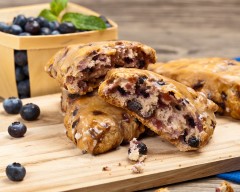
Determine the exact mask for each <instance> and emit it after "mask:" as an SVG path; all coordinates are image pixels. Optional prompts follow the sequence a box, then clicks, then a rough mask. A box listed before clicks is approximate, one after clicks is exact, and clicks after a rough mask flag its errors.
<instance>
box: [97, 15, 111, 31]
mask: <svg viewBox="0 0 240 192" xmlns="http://www.w3.org/2000/svg"><path fill="white" fill-rule="evenodd" d="M99 18H101V19H102V20H103V21H104V22H105V24H106V27H107V28H110V27H112V25H111V24H110V23H109V21H108V20H107V18H106V17H105V16H103V15H100V16H99Z"/></svg>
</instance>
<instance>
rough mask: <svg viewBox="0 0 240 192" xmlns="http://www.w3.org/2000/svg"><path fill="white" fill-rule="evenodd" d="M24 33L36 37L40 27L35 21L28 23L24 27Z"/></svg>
mask: <svg viewBox="0 0 240 192" xmlns="http://www.w3.org/2000/svg"><path fill="white" fill-rule="evenodd" d="M25 31H26V32H28V33H31V34H32V35H37V34H39V32H40V25H39V23H38V22H37V21H35V20H33V21H28V22H27V23H26V25H25Z"/></svg>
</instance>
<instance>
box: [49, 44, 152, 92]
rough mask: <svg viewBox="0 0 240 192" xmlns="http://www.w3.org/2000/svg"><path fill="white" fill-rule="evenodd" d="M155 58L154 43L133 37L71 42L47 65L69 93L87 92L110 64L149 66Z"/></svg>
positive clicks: (127, 66)
mask: <svg viewBox="0 0 240 192" xmlns="http://www.w3.org/2000/svg"><path fill="white" fill-rule="evenodd" d="M155 62H156V52H155V50H153V49H152V48H151V47H149V46H146V45H144V44H141V43H138V42H132V41H106V42H95V43H89V44H81V45H72V46H68V47H66V48H64V49H62V50H60V51H59V52H57V53H56V54H55V55H54V56H53V57H52V58H51V59H50V61H49V62H48V64H47V66H46V67H45V70H46V72H47V73H48V74H49V75H50V76H51V77H53V78H54V79H56V80H57V81H58V82H59V84H60V86H61V87H63V88H65V89H66V90H67V91H68V92H69V93H70V94H76V93H77V94H79V95H84V94H86V93H87V92H91V91H93V89H94V88H97V87H98V86H99V83H100V82H101V81H102V80H103V79H104V77H105V75H106V73H107V71H108V70H110V69H111V68H118V67H126V68H140V69H146V68H147V66H148V64H150V63H155Z"/></svg>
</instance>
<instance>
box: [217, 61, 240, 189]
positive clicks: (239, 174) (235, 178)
mask: <svg viewBox="0 0 240 192" xmlns="http://www.w3.org/2000/svg"><path fill="white" fill-rule="evenodd" d="M233 59H235V60H236V61H240V57H235V58H233ZM217 177H219V178H221V179H225V180H228V181H232V182H234V183H239V184H240V171H233V172H229V173H222V174H218V175H217Z"/></svg>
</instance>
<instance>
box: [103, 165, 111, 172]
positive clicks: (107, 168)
mask: <svg viewBox="0 0 240 192" xmlns="http://www.w3.org/2000/svg"><path fill="white" fill-rule="evenodd" d="M102 171H111V168H110V167H108V166H104V167H103V168H102Z"/></svg>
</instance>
